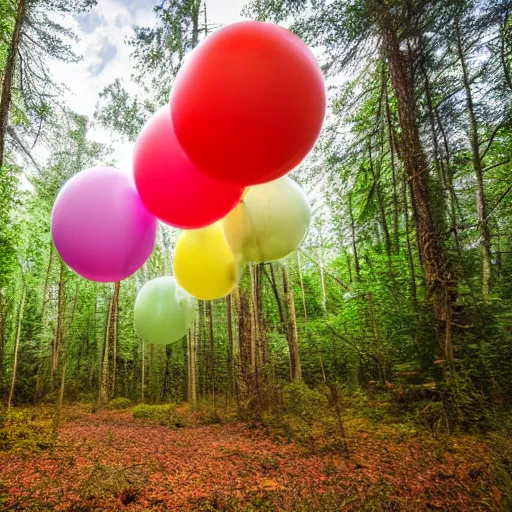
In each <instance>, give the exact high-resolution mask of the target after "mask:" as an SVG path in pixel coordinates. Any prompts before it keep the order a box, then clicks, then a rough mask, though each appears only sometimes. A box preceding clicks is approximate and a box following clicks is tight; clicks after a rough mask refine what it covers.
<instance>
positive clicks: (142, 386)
mask: <svg viewBox="0 0 512 512" xmlns="http://www.w3.org/2000/svg"><path fill="white" fill-rule="evenodd" d="M144 349H145V347H144V338H141V339H140V355H141V357H140V358H141V376H140V401H141V402H142V403H144V400H145V398H146V397H145V394H146V357H145V350H144Z"/></svg>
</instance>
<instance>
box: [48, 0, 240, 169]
mask: <svg viewBox="0 0 512 512" xmlns="http://www.w3.org/2000/svg"><path fill="white" fill-rule="evenodd" d="M248 1H249V0H207V12H208V18H209V21H210V22H211V23H215V24H222V25H225V24H228V23H234V22H236V21H240V20H241V19H242V18H241V17H240V12H241V10H242V8H243V6H244V5H245V4H247V3H248ZM156 2H157V0H98V5H97V6H96V7H94V8H93V9H92V10H91V11H89V12H88V13H86V14H83V15H79V16H75V17H69V18H67V19H66V20H65V21H64V23H65V24H66V25H68V26H70V27H71V28H73V30H74V31H75V33H76V34H77V36H78V38H79V41H78V43H77V44H76V47H75V51H76V53H77V54H79V55H83V60H82V61H81V62H80V63H78V64H69V63H58V62H51V63H50V69H51V71H52V73H53V75H54V77H55V80H56V81H57V82H61V83H64V84H65V85H66V86H67V87H68V89H69V90H68V92H67V93H66V97H65V100H66V103H67V104H68V106H69V107H70V108H71V109H73V110H75V111H76V112H78V113H79V114H84V115H87V116H89V117H90V118H92V115H93V113H94V109H95V105H96V102H97V99H98V93H99V92H100V91H101V90H102V89H103V88H104V87H105V86H107V85H108V84H110V83H112V82H113V81H114V80H115V79H116V78H120V79H121V81H122V83H123V85H124V86H125V87H126V88H127V89H128V90H129V91H130V92H131V93H134V94H136V93H137V86H136V85H135V84H133V83H131V82H130V75H131V73H132V69H133V68H132V61H131V59H130V48H129V47H128V46H127V45H126V44H125V39H126V38H127V37H130V36H131V35H132V34H133V27H134V26H151V25H154V24H155V21H156V19H155V16H154V13H153V5H154V4H156ZM89 136H90V138H91V139H94V140H98V141H100V142H103V143H107V144H109V143H110V142H111V141H113V140H115V138H116V137H115V135H114V134H111V133H109V132H108V131H105V130H103V129H100V128H98V127H94V128H93V129H92V130H91V132H90V134H89ZM113 149H114V152H113V155H112V156H113V158H114V159H115V160H116V161H117V166H118V167H119V168H121V169H123V170H125V171H127V172H131V161H132V151H133V144H130V143H119V142H116V143H115V145H114V146H113Z"/></svg>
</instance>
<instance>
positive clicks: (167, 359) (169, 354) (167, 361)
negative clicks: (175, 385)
mask: <svg viewBox="0 0 512 512" xmlns="http://www.w3.org/2000/svg"><path fill="white" fill-rule="evenodd" d="M171 357H172V347H171V345H166V346H165V369H164V377H163V380H162V394H161V395H160V400H161V401H162V402H165V398H166V396H167V382H168V380H169V376H170V374H171Z"/></svg>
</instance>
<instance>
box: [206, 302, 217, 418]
mask: <svg viewBox="0 0 512 512" xmlns="http://www.w3.org/2000/svg"><path fill="white" fill-rule="evenodd" d="M206 311H207V315H208V338H209V341H210V361H211V369H212V375H211V378H212V381H211V385H212V402H213V407H214V408H215V338H214V334H213V308H212V301H211V300H209V301H207V302H206Z"/></svg>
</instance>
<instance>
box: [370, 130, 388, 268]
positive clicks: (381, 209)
mask: <svg viewBox="0 0 512 512" xmlns="http://www.w3.org/2000/svg"><path fill="white" fill-rule="evenodd" d="M368 158H369V162H370V172H371V174H372V178H373V182H374V184H375V190H376V192H377V205H378V207H379V213H380V225H381V226H382V231H383V232H384V241H385V244H386V254H387V255H388V259H391V235H390V234H389V227H388V221H387V219H386V206H385V205H384V196H383V194H382V187H381V185H380V173H377V172H376V171H375V167H374V165H373V156H372V141H371V138H370V139H369V141H368Z"/></svg>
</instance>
